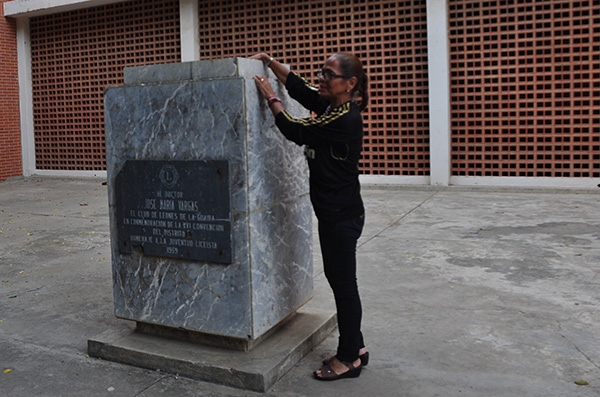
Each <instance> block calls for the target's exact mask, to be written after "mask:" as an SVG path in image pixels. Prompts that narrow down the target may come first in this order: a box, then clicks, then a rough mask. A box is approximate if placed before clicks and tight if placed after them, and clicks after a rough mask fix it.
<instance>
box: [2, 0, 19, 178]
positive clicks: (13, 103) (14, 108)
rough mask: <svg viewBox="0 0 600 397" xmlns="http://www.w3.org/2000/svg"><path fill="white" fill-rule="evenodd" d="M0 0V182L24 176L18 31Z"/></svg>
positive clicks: (4, 1)
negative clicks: (5, 12)
mask: <svg viewBox="0 0 600 397" xmlns="http://www.w3.org/2000/svg"><path fill="white" fill-rule="evenodd" d="M6 2H7V0H0V93H2V94H1V95H0V181H4V180H5V179H6V178H9V177H13V176H20V175H22V174H23V170H22V159H21V126H20V121H19V78H18V70H17V27H16V22H15V20H14V19H11V18H5V17H4V3H6Z"/></svg>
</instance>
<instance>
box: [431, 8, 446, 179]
mask: <svg viewBox="0 0 600 397" xmlns="http://www.w3.org/2000/svg"><path fill="white" fill-rule="evenodd" d="M447 10H448V1H447V0H427V59H428V70H429V158H430V160H429V161H430V172H431V178H430V180H431V182H430V183H431V184H432V185H443V186H447V185H448V184H449V182H450V167H451V156H450V148H451V136H450V131H451V124H450V111H451V109H450V58H449V52H448V48H449V46H448V42H449V40H448V12H447Z"/></svg>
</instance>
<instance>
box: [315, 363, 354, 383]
mask: <svg viewBox="0 0 600 397" xmlns="http://www.w3.org/2000/svg"><path fill="white" fill-rule="evenodd" d="M361 371H362V365H361V362H360V358H359V359H357V360H356V361H354V362H353V363H347V362H343V361H340V360H338V358H337V357H333V358H332V359H331V360H329V362H328V363H327V364H326V365H324V366H323V367H322V368H321V369H319V370H317V371H315V372H314V373H313V376H314V377H315V378H316V379H318V380H338V379H344V378H358V377H359V376H360V372H361Z"/></svg>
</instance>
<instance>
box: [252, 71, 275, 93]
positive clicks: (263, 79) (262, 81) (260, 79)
mask: <svg viewBox="0 0 600 397" xmlns="http://www.w3.org/2000/svg"><path fill="white" fill-rule="evenodd" d="M254 81H255V82H256V86H257V87H258V90H259V91H260V93H261V94H262V96H263V97H265V99H269V98H273V97H274V96H276V95H275V91H274V90H273V87H271V83H269V79H268V78H267V76H260V75H258V76H254Z"/></svg>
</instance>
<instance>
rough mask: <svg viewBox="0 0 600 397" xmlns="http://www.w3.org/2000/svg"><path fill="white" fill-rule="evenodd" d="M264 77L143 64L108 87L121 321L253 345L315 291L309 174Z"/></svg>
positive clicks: (252, 69) (229, 62)
mask: <svg viewBox="0 0 600 397" xmlns="http://www.w3.org/2000/svg"><path fill="white" fill-rule="evenodd" d="M266 73H267V70H265V67H264V66H263V64H262V62H259V61H255V60H248V59H242V58H235V59H221V60H212V61H199V62H191V63H178V64H167V65H155V66H146V67H135V68H130V69H126V70H125V85H124V86H121V87H111V88H108V89H107V90H106V93H105V114H106V138H107V171H108V187H109V189H108V190H109V206H110V221H111V237H112V263H113V279H114V299H115V313H116V315H117V317H119V318H123V319H127V320H133V321H136V322H138V323H139V324H140V325H142V326H141V327H140V328H143V329H145V330H156V329H157V327H158V328H159V329H161V331H157V332H156V333H157V334H162V333H163V331H164V330H165V329H166V330H169V329H177V330H178V332H179V333H180V334H181V332H184V333H186V334H187V335H189V333H192V334H195V333H198V334H197V335H205V336H206V337H201V336H199V337H198V339H199V340H201V341H210V342H211V343H213V342H215V341H216V343H217V344H218V343H219V342H218V341H219V339H220V338H222V341H223V345H226V346H229V347H234V348H237V349H241V350H249V349H251V348H252V347H253V346H254V345H255V344H256V341H259V340H260V339H261V337H262V336H264V335H266V334H267V333H269V332H270V331H272V330H273V329H274V327H276V326H277V325H278V324H279V323H281V322H282V321H283V320H284V319H286V318H288V317H290V315H292V314H293V313H294V312H295V311H296V310H297V309H298V308H299V307H301V306H302V305H303V304H304V303H305V302H306V301H307V300H308V299H310V297H311V296H312V287H313V285H312V282H313V276H312V237H311V234H312V224H311V223H312V209H311V206H310V201H309V195H308V171H307V167H306V163H305V160H304V157H303V153H302V148H300V147H298V146H297V145H295V144H293V143H291V142H289V141H287V140H286V139H285V138H284V137H283V136H282V135H281V134H280V133H279V131H277V129H276V127H275V125H274V120H273V117H272V115H271V114H270V111H269V109H268V107H267V104H266V101H265V100H264V99H262V98H261V97H260V96H259V94H258V92H257V89H256V86H255V83H254V81H253V80H252V77H253V76H254V75H256V74H266ZM269 73H270V71H269ZM270 79H271V82H272V84H273V86H274V88H275V89H276V90H277V91H278V94H279V96H280V97H281V98H282V100H283V102H284V104H285V106H286V108H287V109H288V110H290V111H291V113H292V114H294V115H295V116H302V115H306V113H304V114H303V113H302V112H303V111H302V110H301V108H300V107H299V105H297V104H296V102H294V101H292V100H290V99H289V97H288V96H287V94H286V93H285V88H284V87H282V86H281V85H280V84H279V83H278V82H277V80H276V79H275V77H274V76H273V75H272V74H270ZM162 327H165V328H164V329H163V328H162Z"/></svg>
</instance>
